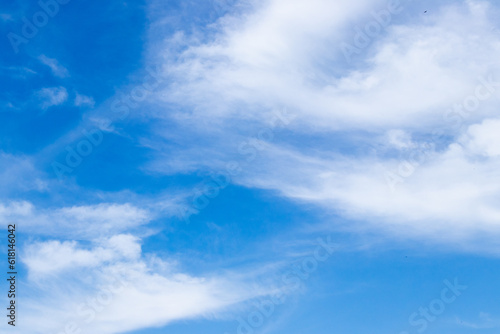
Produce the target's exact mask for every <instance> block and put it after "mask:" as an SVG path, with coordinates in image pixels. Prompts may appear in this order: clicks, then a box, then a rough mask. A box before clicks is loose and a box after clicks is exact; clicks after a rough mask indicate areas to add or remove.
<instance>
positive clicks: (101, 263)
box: [19, 235, 269, 334]
mask: <svg viewBox="0 0 500 334" xmlns="http://www.w3.org/2000/svg"><path fill="white" fill-rule="evenodd" d="M23 259H24V263H25V264H26V265H27V267H28V274H29V278H30V280H29V281H28V282H27V284H26V286H25V289H26V290H27V291H31V289H33V290H36V292H37V293H36V297H35V296H34V295H33V296H32V297H27V299H25V304H26V306H25V307H24V313H23V314H24V315H23V316H24V319H25V321H23V322H21V323H19V330H21V333H49V332H50V333H52V332H60V331H63V330H64V329H65V326H71V325H73V326H75V327H76V328H79V329H81V330H83V331H85V332H93V333H102V334H114V333H122V332H125V331H131V330H137V329H141V328H144V327H152V326H162V325H165V324H168V323H170V322H172V321H176V320H183V319H192V318H197V317H208V316H210V315H211V314H215V313H216V312H221V311H224V310H227V308H228V307H230V306H233V307H234V305H236V304H238V303H241V302H243V301H245V300H248V299H251V298H254V297H257V296H260V295H264V294H266V293H268V292H269V291H266V290H264V289H261V288H257V287H255V286H252V289H250V286H249V285H248V284H247V283H246V282H245V280H242V279H241V277H242V276H241V275H231V274H230V273H226V274H225V275H224V276H220V275H214V274H207V275H203V276H192V275H189V274H186V273H182V272H181V271H180V270H179V269H177V268H176V266H175V264H173V263H169V262H165V260H160V259H158V258H156V257H155V258H150V259H147V258H144V256H142V254H141V250H140V245H139V240H138V239H137V238H134V237H132V236H130V235H115V236H113V237H111V238H108V239H106V240H102V241H100V242H97V243H96V244H94V245H92V246H91V247H83V246H82V245H80V244H78V243H76V242H74V241H72V242H58V241H47V242H39V243H35V244H31V245H29V246H28V248H27V254H26V256H24V257H23ZM47 275H49V276H47ZM26 295H27V296H30V294H29V293H28V292H27V293H26ZM131 305H133V307H131ZM40 319H43V321H38V320H40Z"/></svg>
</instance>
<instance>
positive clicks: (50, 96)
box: [37, 86, 68, 109]
mask: <svg viewBox="0 0 500 334" xmlns="http://www.w3.org/2000/svg"><path fill="white" fill-rule="evenodd" d="M37 95H38V97H39V98H40V99H41V101H42V103H41V107H42V109H47V108H50V107H52V106H58V105H61V104H63V103H64V102H66V100H67V99H68V91H67V90H66V88H64V87H62V86H60V87H50V88H42V89H40V90H39V91H38V92H37Z"/></svg>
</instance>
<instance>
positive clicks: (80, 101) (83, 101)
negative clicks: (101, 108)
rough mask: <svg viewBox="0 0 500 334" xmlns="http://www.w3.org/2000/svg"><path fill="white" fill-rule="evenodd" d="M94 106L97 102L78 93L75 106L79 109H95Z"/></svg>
mask: <svg viewBox="0 0 500 334" xmlns="http://www.w3.org/2000/svg"><path fill="white" fill-rule="evenodd" d="M94 105H95V101H94V99H93V98H92V97H90V96H85V95H81V94H78V93H76V96H75V106H77V107H81V106H89V107H91V108H93V107H94Z"/></svg>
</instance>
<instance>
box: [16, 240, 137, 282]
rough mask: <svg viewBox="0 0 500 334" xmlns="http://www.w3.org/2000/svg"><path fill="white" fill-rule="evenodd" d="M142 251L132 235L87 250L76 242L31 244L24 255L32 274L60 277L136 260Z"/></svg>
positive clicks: (99, 243)
mask: <svg viewBox="0 0 500 334" xmlns="http://www.w3.org/2000/svg"><path fill="white" fill-rule="evenodd" d="M140 254H141V247H140V245H139V244H138V239H137V238H136V237H134V236H132V235H115V236H113V237H111V238H105V239H103V240H100V241H99V242H98V246H96V247H95V248H93V249H91V250H88V249H82V248H78V245H77V243H76V241H64V242H60V241H56V240H54V241H48V242H37V243H34V244H31V245H29V246H28V247H27V248H26V250H25V252H24V255H23V259H22V261H23V263H24V264H25V265H27V266H28V268H29V274H30V276H33V277H36V278H40V277H44V276H57V275H60V273H61V272H63V271H68V270H88V269H95V268H97V267H98V266H101V265H102V264H104V263H112V262H116V261H120V260H123V259H137V258H138V257H139V256H140Z"/></svg>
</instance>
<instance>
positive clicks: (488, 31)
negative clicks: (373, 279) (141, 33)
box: [149, 0, 500, 247]
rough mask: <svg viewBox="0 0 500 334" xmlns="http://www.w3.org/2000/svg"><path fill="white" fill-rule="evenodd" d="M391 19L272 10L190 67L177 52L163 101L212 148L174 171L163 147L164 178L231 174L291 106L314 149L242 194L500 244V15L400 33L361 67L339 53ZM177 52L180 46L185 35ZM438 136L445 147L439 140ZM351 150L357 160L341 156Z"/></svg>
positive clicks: (298, 134)
mask: <svg viewBox="0 0 500 334" xmlns="http://www.w3.org/2000/svg"><path fill="white" fill-rule="evenodd" d="M382 8H384V4H383V3H381V2H377V1H361V2H356V4H351V3H349V4H347V3H340V2H332V1H326V0H316V1H313V2H307V3H305V2H301V1H287V2H286V3H284V2H283V1H281V0H270V1H264V2H259V3H258V4H257V5H255V7H254V8H253V11H252V12H250V13H245V15H240V16H238V15H235V16H232V17H228V16H226V17H224V18H223V19H222V20H220V21H219V22H218V23H217V24H216V25H215V27H216V29H217V33H215V35H210V36H208V37H207V38H206V39H205V40H204V41H206V40H208V41H207V42H203V43H201V42H199V40H200V39H197V40H194V41H193V40H190V39H186V40H185V41H184V42H185V43H186V44H187V46H188V47H187V50H186V51H185V52H183V53H182V55H181V56H180V57H177V58H175V59H176V60H172V59H171V58H170V55H171V52H170V51H169V50H166V51H165V53H164V55H165V59H166V62H167V63H168V64H167V65H168V66H166V68H168V70H167V71H166V73H165V75H169V80H170V79H172V80H173V79H175V84H173V85H171V86H169V87H168V88H166V89H165V90H164V91H163V92H162V94H160V96H158V99H159V100H163V101H165V102H167V103H171V102H174V103H177V104H178V105H180V106H181V108H179V110H180V111H179V112H177V114H175V115H174V116H173V118H174V119H176V120H177V121H178V122H179V123H180V124H182V125H185V124H188V125H189V126H186V127H185V128H186V129H187V128H189V130H188V131H192V132H193V134H194V135H199V136H201V137H203V138H205V137H206V138H207V140H206V141H204V140H202V141H201V142H203V144H204V145H203V147H192V146H190V148H189V149H187V150H185V151H181V152H176V156H177V157H181V158H180V159H170V160H169V159H168V158H167V159H165V156H164V155H163V154H162V153H161V151H162V147H161V145H156V146H155V145H154V143H153V141H151V142H150V143H149V144H151V145H153V146H154V147H156V148H158V151H159V152H160V153H159V155H158V156H159V158H158V162H157V163H153V164H152V165H153V166H154V168H155V170H157V171H161V168H162V167H161V166H163V168H164V170H165V173H169V172H171V171H172V169H174V170H175V171H180V170H183V167H184V170H191V169H192V168H193V166H195V167H196V168H204V167H205V168H221V169H223V166H224V165H223V163H222V162H223V161H225V160H228V157H232V156H234V152H237V150H238V147H237V143H238V141H236V143H235V141H234V138H241V137H239V136H238V134H239V132H243V133H249V132H251V131H250V130H249V127H250V126H252V127H254V128H255V130H256V131H258V129H259V126H261V125H259V124H258V122H261V124H264V123H265V120H266V119H267V117H268V114H269V112H270V110H272V109H273V108H275V107H282V106H285V107H288V109H289V110H291V111H293V113H294V115H296V116H297V117H296V119H295V120H294V122H293V123H291V124H290V125H288V126H287V131H288V132H287V136H294V137H295V138H302V136H303V137H304V138H305V140H304V141H300V140H296V141H287V140H286V139H285V138H276V143H275V144H274V145H268V146H267V147H266V149H265V150H263V151H262V152H260V153H259V160H258V161H256V162H254V163H252V164H246V165H245V168H244V171H243V172H242V174H241V175H238V176H236V177H235V178H234V181H235V182H236V183H239V184H243V185H245V186H248V187H259V188H264V189H270V190H277V191H279V192H280V193H281V194H282V195H283V196H286V197H288V198H291V199H296V200H300V201H307V202H311V203H316V204H318V205H319V206H320V207H321V208H322V210H327V211H331V212H336V213H341V214H342V215H343V216H344V217H346V218H348V219H351V220H353V221H358V222H359V221H362V223H356V227H359V225H360V224H362V225H366V226H368V227H370V228H375V229H381V230H384V231H385V232H386V233H391V234H396V235H400V236H403V235H408V236H418V237H425V238H427V239H429V238H430V239H433V240H440V241H443V242H447V241H450V240H453V241H456V240H465V239H468V238H473V237H474V236H475V235H476V234H479V233H485V234H486V235H489V236H491V240H493V239H495V238H497V237H498V234H500V225H499V223H498V222H499V221H500V210H499V209H498V207H497V205H496V203H497V201H496V199H497V198H498V197H500V183H499V182H498V180H500V175H499V174H498V173H499V172H498V170H499V169H498V162H499V161H498V153H499V152H500V151H498V148H497V146H498V145H496V143H497V142H498V136H497V135H496V132H498V131H496V132H495V128H496V127H497V126H498V123H497V121H495V120H494V117H496V116H494V115H496V113H497V110H498V107H499V102H498V101H499V97H500V90H499V86H500V76H498V74H499V73H500V60H499V59H498V57H496V56H495V55H496V54H498V52H499V51H500V36H499V35H498V34H497V33H495V32H494V31H493V29H492V27H494V26H495V25H496V24H497V23H496V22H495V21H494V20H493V19H491V16H490V14H491V13H497V12H498V9H497V8H496V7H495V6H494V5H493V3H491V2H486V1H472V0H471V1H465V2H462V3H459V4H454V5H450V6H445V7H441V8H439V9H436V11H435V13H434V14H433V15H432V16H425V17H422V18H415V19H413V20H412V23H410V24H408V23H407V24H402V23H395V22H396V20H395V21H394V23H393V24H392V25H390V26H388V27H387V28H386V30H385V32H384V33H383V34H380V35H379V36H376V38H374V39H375V40H374V42H373V43H372V44H371V45H370V46H368V47H366V48H365V49H364V50H363V52H364V53H363V54H362V55H361V56H360V59H361V60H360V61H359V62H357V63H354V64H347V63H346V62H345V59H343V57H344V56H343V54H342V52H340V50H339V48H338V46H339V45H340V43H341V42H345V41H348V42H349V41H351V40H352V38H353V35H354V33H352V31H350V27H349V25H350V20H354V21H356V20H358V21H359V17H362V16H363V15H365V16H368V14H369V13H370V11H371V10H379V9H382ZM368 19H370V18H368ZM372 20H373V19H372ZM398 22H401V21H398ZM346 30H349V31H348V32H347V33H346ZM214 36H215V37H214ZM181 37H182V36H181ZM175 38H176V43H179V42H178V39H179V38H180V37H179V34H177V35H176V36H175ZM201 40H203V39H201ZM485 82H489V83H485ZM476 102H477V103H476ZM457 104H460V105H461V106H460V107H458V109H457V107H456V105H457ZM165 109H167V108H164V109H162V108H158V109H157V110H154V112H153V113H152V117H158V119H160V120H161V119H162V118H165V117H167V118H168V117H172V116H170V115H171V114H172V108H168V113H169V115H168V116H165V113H164V112H163V110H165ZM185 110H188V112H186V111H185ZM483 121H484V122H483ZM482 122H483V123H482ZM167 124H170V123H167ZM197 124H201V125H202V126H200V127H197V126H196V125H197ZM210 124H213V125H214V126H213V127H210V126H207V125H210ZM157 128H158V133H165V132H166V131H164V129H162V128H161V126H160V125H157ZM183 129H184V128H183ZM212 129H216V130H212ZM242 129H243V131H242ZM433 130H442V132H443V134H444V135H445V137H444V138H445V139H443V138H439V139H427V138H428V137H429V136H430V135H431V133H432V132H433ZM309 135H318V136H320V138H322V139H319V140H311V139H310V138H307V136H309ZM329 135H331V136H332V137H333V138H335V140H336V141H338V142H339V143H340V144H341V145H336V144H335V142H334V143H332V142H330V141H328V139H326V138H327V137H328V136H329ZM160 136H162V137H165V138H167V139H169V138H171V137H172V134H171V133H168V134H167V135H160ZM214 137H216V138H218V139H217V140H218V141H217V140H215V144H214V139H213V138H214ZM353 137H355V138H357V141H354V140H353ZM453 140H454V141H458V143H460V144H450V141H453ZM221 143H223V144H222V145H221ZM226 143H234V145H233V146H230V145H228V144H226ZM360 143H361V145H365V144H366V145H370V144H375V148H376V149H377V150H378V152H377V153H378V156H373V155H369V154H366V155H365V154H357V153H356V151H355V150H356V149H357V148H359V147H358V145H360ZM210 144H212V145H213V146H208V145H210ZM342 145H346V146H348V147H349V146H350V147H354V148H353V149H352V152H345V151H344V152H345V153H343V154H341V153H338V152H339V151H338V150H337V149H338V148H339V147H341V146H342ZM332 148H333V149H332ZM389 148H390V149H392V150H393V151H395V152H396V153H394V152H389V151H388V149H389ZM230 150H232V151H230ZM200 151H202V152H212V153H213V154H207V153H204V154H202V155H200V154H199V152H200ZM422 151H424V152H425V154H424V156H423V157H421V158H422V160H423V161H421V162H420V163H415V166H414V167H412V168H410V170H409V171H404V169H405V168H404V167H405V166H403V167H402V162H404V161H405V160H411V159H412V158H413V157H414V156H418V155H421V152H422ZM394 154H399V155H400V157H396V158H395V157H394ZM170 155H172V154H170ZM406 155H408V156H406ZM478 155H481V157H478ZM200 156H203V160H201V159H200V158H199V157H200ZM207 157H210V159H207ZM244 158H246V157H243V158H242V157H241V156H240V157H239V159H240V161H242V162H243V164H245V163H244ZM165 160H167V161H165ZM183 163H184V164H185V165H184V166H182V164H183ZM403 165H404V164H403ZM406 167H408V166H406ZM388 170H389V171H396V172H398V170H402V171H401V173H402V174H407V175H405V176H399V178H400V179H401V180H403V181H404V183H400V184H398V185H397V187H396V191H393V190H392V189H391V187H390V186H389V185H388V182H387V180H386V177H385V176H386V173H387V171H388ZM356 227H355V228H356ZM485 245H486V243H485ZM464 247H465V246H464Z"/></svg>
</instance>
